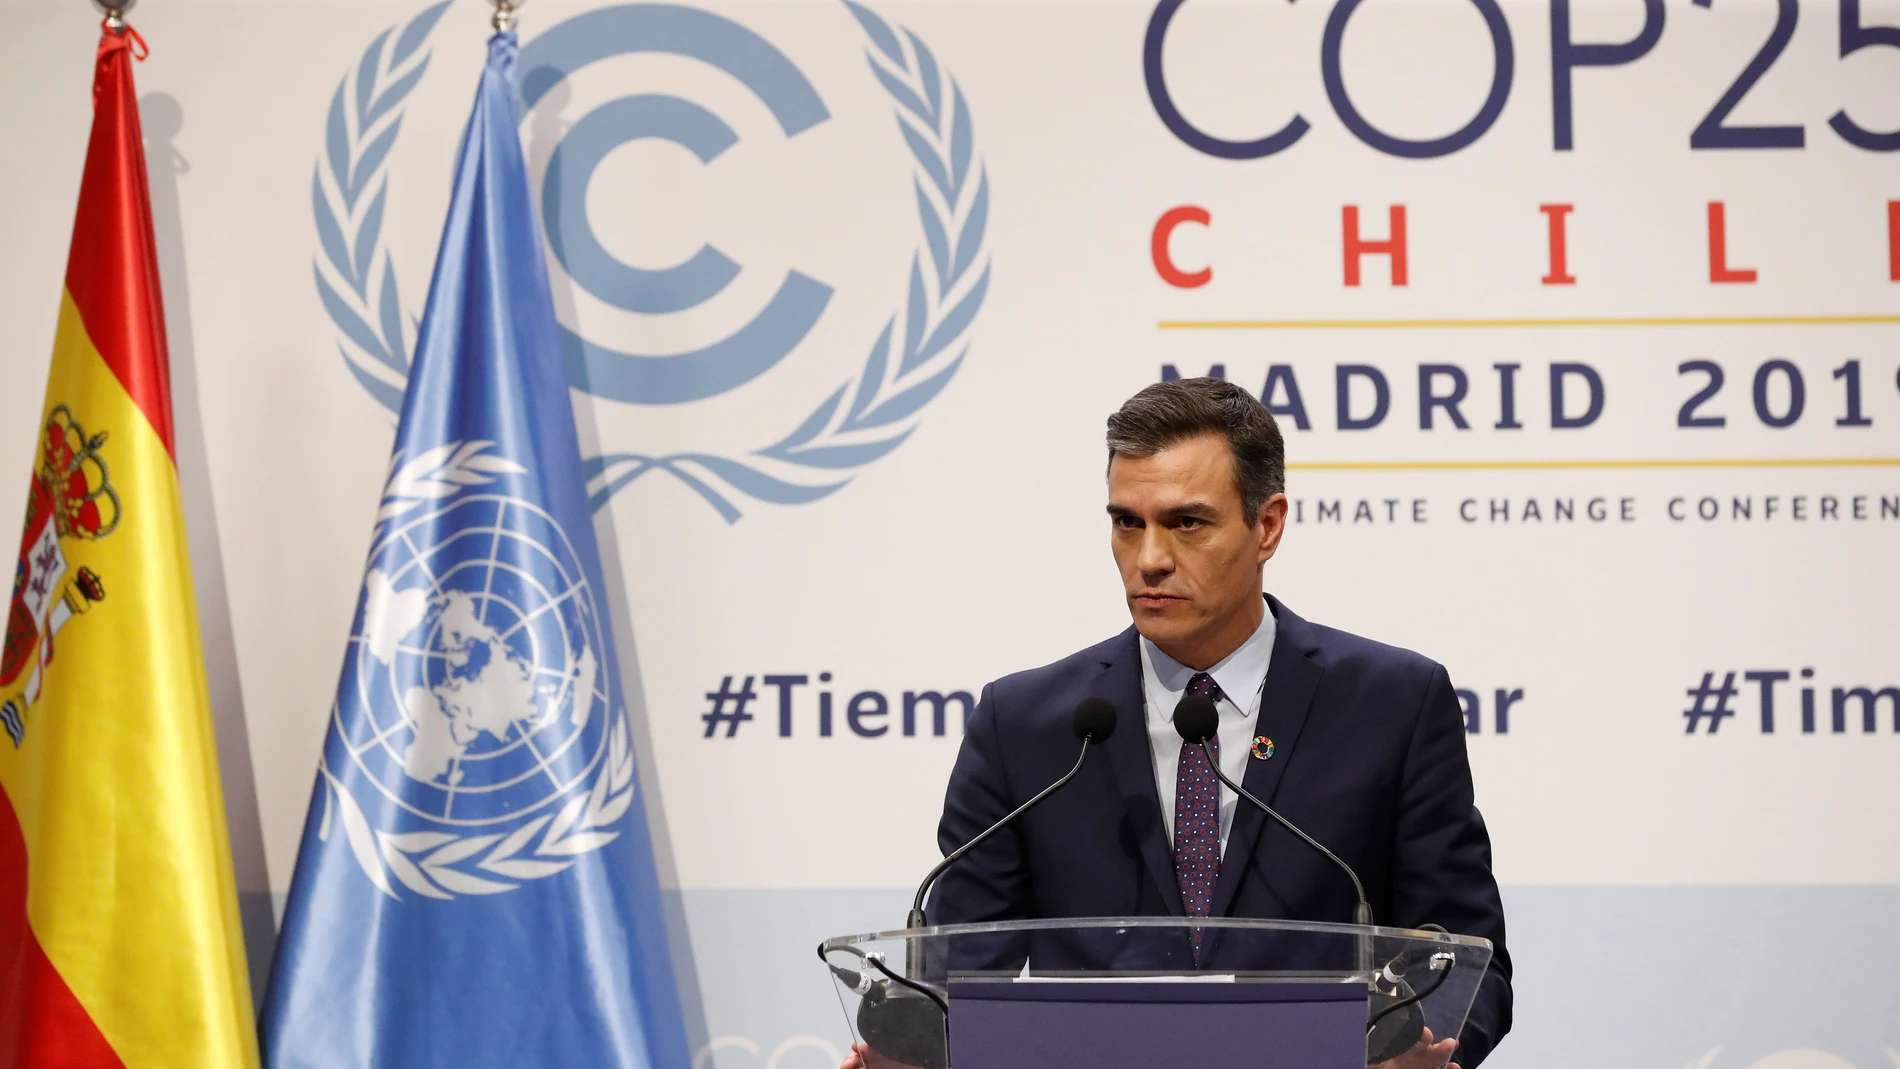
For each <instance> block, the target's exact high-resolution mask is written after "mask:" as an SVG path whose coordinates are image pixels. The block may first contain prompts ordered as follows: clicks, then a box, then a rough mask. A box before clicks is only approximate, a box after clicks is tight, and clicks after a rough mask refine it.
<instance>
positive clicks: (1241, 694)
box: [1141, 608, 1276, 855]
mask: <svg viewBox="0 0 1900 1069" xmlns="http://www.w3.org/2000/svg"><path fill="white" fill-rule="evenodd" d="M1275 623H1276V622H1275V620H1274V619H1273V610H1272V609H1271V608H1268V609H1267V611H1265V612H1263V613H1262V614H1261V618H1260V626H1259V627H1257V628H1255V629H1254V633H1253V634H1252V635H1250V636H1248V638H1247V641H1245V642H1242V643H1241V644H1240V648H1239V649H1237V650H1235V651H1234V652H1232V653H1230V654H1228V655H1227V656H1226V657H1225V658H1224V659H1222V660H1221V662H1220V663H1219V664H1216V665H1215V666H1214V667H1212V668H1209V669H1208V670H1207V674H1208V675H1210V676H1213V677H1214V682H1215V683H1216V684H1217V685H1218V686H1219V687H1220V689H1221V695H1222V698H1221V700H1220V701H1219V702H1216V703H1215V707H1216V708H1218V709H1219V710H1220V734H1219V737H1220V768H1221V771H1222V772H1225V773H1226V774H1227V778H1228V779H1231V780H1233V781H1234V782H1235V783H1239V782H1241V777H1242V776H1244V775H1245V774H1246V772H1247V755H1248V751H1249V750H1250V749H1251V748H1252V746H1253V737H1254V724H1255V723H1257V722H1258V721H1259V719H1260V699H1261V689H1262V687H1263V686H1264V685H1265V683H1266V680H1267V666H1268V663H1269V662H1270V661H1271V660H1272V659H1273V636H1274V631H1275ZM1194 671H1195V670H1194V669H1192V668H1189V667H1188V666H1187V665H1184V664H1182V663H1181V662H1179V661H1177V660H1175V659H1174V658H1172V657H1170V656H1168V655H1167V654H1165V653H1163V652H1161V647H1159V646H1156V645H1155V644H1154V643H1152V642H1150V641H1148V640H1147V639H1146V638H1143V639H1142V640H1141V691H1142V698H1143V701H1144V703H1145V704H1146V706H1147V716H1146V718H1145V719H1146V720H1147V724H1148V744H1149V749H1150V750H1151V751H1152V752H1153V754H1154V762H1155V790H1156V792H1157V793H1158V794H1159V795H1160V796H1161V822H1162V826H1163V827H1165V828H1166V829H1167V831H1168V844H1169V845H1170V846H1172V845H1173V844H1174V786H1175V780H1176V778H1177V776H1178V775H1179V773H1180V762H1181V736H1180V734H1179V733H1177V732H1176V731H1175V730H1174V719H1173V718H1174V707H1175V705H1176V704H1177V703H1179V702H1180V700H1181V697H1182V695H1184V694H1186V693H1187V685H1188V680H1189V679H1192V678H1193V677H1194ZM1239 802H1240V798H1239V796H1238V795H1236V794H1234V792H1233V791H1230V790H1228V789H1227V787H1226V785H1225V784H1223V785H1222V786H1221V789H1220V848H1221V853H1222V854H1223V855H1225V854H1226V852H1227V833H1228V832H1229V831H1230V830H1232V829H1233V826H1234V806H1235V805H1237V804H1238V803H1239Z"/></svg>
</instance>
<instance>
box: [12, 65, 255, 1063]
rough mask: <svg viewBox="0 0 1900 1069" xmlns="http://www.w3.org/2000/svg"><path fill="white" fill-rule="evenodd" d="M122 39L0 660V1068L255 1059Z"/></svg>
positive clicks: (105, 70)
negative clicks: (179, 490) (175, 461)
mask: <svg viewBox="0 0 1900 1069" xmlns="http://www.w3.org/2000/svg"><path fill="white" fill-rule="evenodd" d="M136 39H137V35H136V34H134V33H132V32H131V31H130V30H129V29H122V30H119V31H117V32H114V31H113V30H110V29H108V30H107V31H106V32H105V34H104V36H103V37H102V38H101V39H100V42H99V57H98V69H97V71H96V73H95V74H94V80H93V110H94V115H93V126H92V141H91V144H90V145H89V146H88V148H87V150H86V171H85V177H84V178H83V180H82V181H81V184H80V189H79V212H78V216H77V219H76V221H75V222H74V224H73V244H72V251H71V253H70V254H69V256H68V259H67V264H66V292H65V294H64V296H63V298H62V299H61V301H60V307H59V330H58V334H57V337H56V339H55V341H54V343H53V361H52V370H51V372H50V374H49V376H48V379H47V383H46V407H45V410H44V413H43V415H42V416H41V420H40V434H39V437H38V439H37V441H36V443H35V446H34V458H33V471H32V478H31V480H30V488H29V491H28V494H27V506H26V531H25V535H24V537H23V538H22V540H21V548H20V557H19V563H18V566H17V568H16V569H15V573H14V578H13V591H12V598H11V602H10V604H9V606H8V609H7V617H6V630H5V635H6V639H5V645H4V648H3V649H0V728H4V735H0V1069H12V1067H16V1066H18V1067H27V1066H31V1067H33V1069H53V1067H60V1069H65V1067H74V1069H78V1067H85V1069H94V1067H108V1066H112V1067H120V1066H122V1067H124V1069H158V1067H161V1066H162V1067H167V1069H171V1067H185V1066H191V1067H207V1069H226V1067H240V1066H244V1067H248V1066H255V1065H256V1064H257V1044H256V1034H255V1032H254V1030H253V1026H252V1018H251V998H250V991H249V983H248V981H247V979H246V973H245V965H244V952H243V939H242V936H241V935H240V932H239V928H238V912H237V895H236V891H235V885H234V883H233V880H232V875H231V853H230V847H229V844H228V843H227V841H226V835H225V824H224V799H223V792H222V791H221V789H220V787H219V780H218V759H217V749H216V744H215V742H214V740H213V737H212V727H211V708H210V701H209V698H208V696H207V691H206V687H205V679H204V659H203V657H202V656H201V654H200V651H199V645H198V618H197V610H196V607H195V602H194V600H193V594H192V586H191V571H190V563H189V559H188V557H187V554H186V546H185V525H184V516H183V511H182V509H181V508H180V505H179V497H178V472H177V467H176V465H175V463H174V461H173V449H172V415H171V394H170V376H171V372H170V367H169V364H168V362H167V357H166V353H165V324H164V316H163V313H162V310H161V308H160V301H159V289H158V263H157V258H156V255H155V251H154V245H153V241H152V215H151V203H150V196H149V194H148V192H147V188H146V179H145V155H144V150H143V148H142V147H141V144H140V133H139V115H138V107H137V101H136V98H135V96H134V93H133V88H132V48H131V46H132V44H133V42H134V41H136Z"/></svg>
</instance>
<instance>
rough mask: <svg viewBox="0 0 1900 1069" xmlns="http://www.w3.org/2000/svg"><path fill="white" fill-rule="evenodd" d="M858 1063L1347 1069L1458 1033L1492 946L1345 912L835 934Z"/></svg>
mask: <svg viewBox="0 0 1900 1069" xmlns="http://www.w3.org/2000/svg"><path fill="white" fill-rule="evenodd" d="M818 953H819V957H820V958H821V959H823V961H824V963H825V965H826V967H827V968H828V969H829V970H830V972H831V975H832V977H833V979H834V980H835V982H836V986H837V991H838V996H839V1001H840V1004H841V1006H842V1007H843V1009H844V1012H845V1018H846V1022H847V1024H848V1026H849V1027H850V1029H851V1033H852V1037H853V1040H854V1041H855V1042H860V1043H864V1044H867V1045H868V1046H869V1048H870V1050H869V1053H868V1054H867V1061H868V1062H869V1064H870V1069H899V1067H905V1066H909V1067H915V1069H949V1067H950V1066H951V1065H952V1064H954V1065H955V1067H956V1069H1031V1067H1032V1066H1033V1067H1034V1069H1068V1067H1074V1069H1083V1067H1085V1066H1086V1067H1088V1069H1101V1067H1104V1066H1123V1065H1125V1066H1131V1067H1132V1066H1151V1065H1156V1064H1182V1063H1190V1064H1191V1063H1193V1062H1196V1061H1202V1060H1215V1059H1222V1060H1224V1059H1231V1058H1240V1059H1243V1063H1244V1064H1250V1065H1258V1066H1262V1067H1265V1069H1278V1067H1279V1066H1282V1065H1284V1066H1286V1067H1288V1069H1293V1067H1295V1066H1298V1067H1301V1069H1354V1067H1358V1066H1363V1065H1376V1064H1379V1063H1381V1062H1385V1061H1390V1060H1391V1059H1393V1058H1395V1057H1397V1056H1398V1055H1400V1054H1402V1053H1404V1052H1405V1051H1407V1050H1409V1049H1411V1048H1412V1047H1413V1046H1414V1045H1415V1044H1417V1043H1418V1042H1419V1041H1420V1039H1421V1037H1422V1036H1423V1034H1424V1031H1425V1030H1426V1029H1427V1028H1429V1029H1430V1030H1431V1032H1432V1034H1433V1036H1434V1037H1436V1038H1439V1039H1443V1038H1446V1037H1450V1036H1456V1035H1457V1034H1458V1033H1459V1030H1460V1029H1462V1028H1463V1026H1464V1020H1465V1014H1466V1013H1468V1012H1469V1011H1470V1009H1471V1002H1472V999H1473V997H1474V996H1475V995H1476V993H1477V990H1478V984H1479V982H1480V980H1481V979H1482V978H1483V976H1484V970H1485V967H1486V966H1487V965H1488V964H1489V963H1490V960H1491V944H1490V941H1489V940H1484V939H1476V938H1471V937H1468V936H1454V935H1447V934H1444V933H1440V932H1429V931H1414V930H1411V929H1402V928H1376V927H1364V926H1359V925H1350V924H1319V923H1301V922H1295V921H1268V920H1247V919H1209V918H1195V919H1193V920H1189V919H1186V918H1181V917H1103V918H1082V919H1068V920H1039V921H1011V922H1004V923H998V924H968V925H950V926H943V927H936V928H915V929H905V930H901V931H891V932H880V933H875V934H871V935H861V936H840V937H838V938H836V939H830V940H827V941H826V942H825V943H823V944H822V945H820V946H819V948H818Z"/></svg>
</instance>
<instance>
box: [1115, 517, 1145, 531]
mask: <svg viewBox="0 0 1900 1069" xmlns="http://www.w3.org/2000/svg"><path fill="white" fill-rule="evenodd" d="M1115 526H1116V527H1119V528H1121V529H1122V530H1124V531H1132V530H1134V529H1135V528H1137V527H1140V526H1141V521H1140V520H1138V519H1136V518H1135V517H1133V516H1117V517H1115Z"/></svg>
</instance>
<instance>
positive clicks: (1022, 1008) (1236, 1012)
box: [950, 980, 1366, 1069]
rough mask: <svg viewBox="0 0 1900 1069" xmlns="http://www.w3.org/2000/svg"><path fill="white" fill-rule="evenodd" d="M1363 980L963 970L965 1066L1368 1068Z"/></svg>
mask: <svg viewBox="0 0 1900 1069" xmlns="http://www.w3.org/2000/svg"><path fill="white" fill-rule="evenodd" d="M1365 1022H1366V992H1365V990H1364V989H1363V988H1357V987H1356V985H1353V984H1337V983H1335V984H1314V983H1273V982H1266V983H1261V982H1234V981H1227V982H1213V983H1193V982H1186V983H1169V982H1144V981H1135V982H1130V983H1118V982H1112V981H1111V982H1100V981H1095V982H1090V981H1061V980H1057V981H1050V982H1034V983H1020V982H1008V981H1005V982H997V981H987V982H953V983H951V985H950V1060H951V1063H952V1064H953V1065H955V1066H956V1067H957V1069H1102V1067H1103V1066H1113V1065H1129V1066H1175V1065H1245V1066H1249V1067H1252V1069H1363V1066H1364V1065H1365Z"/></svg>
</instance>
